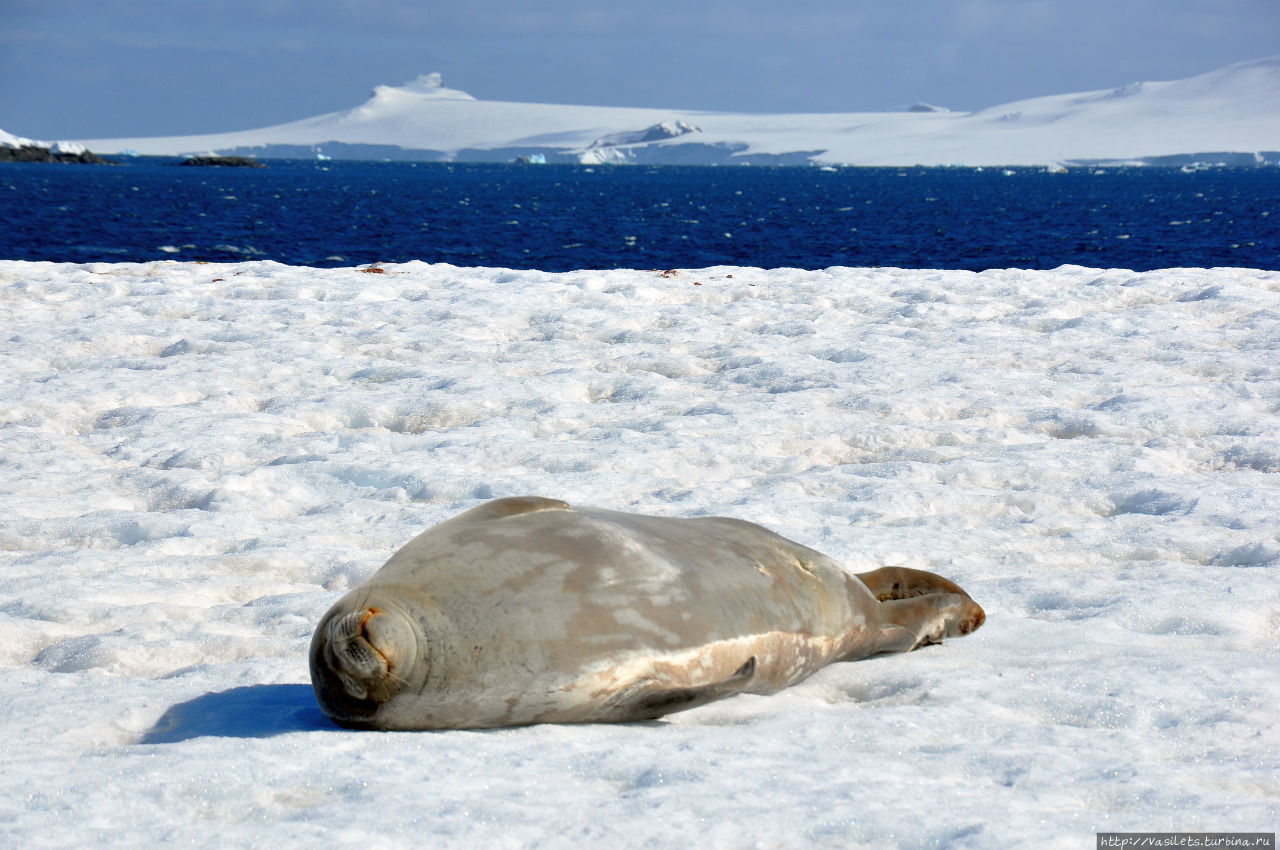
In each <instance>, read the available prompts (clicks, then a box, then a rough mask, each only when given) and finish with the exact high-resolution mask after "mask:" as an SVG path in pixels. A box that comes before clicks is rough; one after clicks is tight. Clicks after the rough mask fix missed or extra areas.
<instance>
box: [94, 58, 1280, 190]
mask: <svg viewBox="0 0 1280 850" xmlns="http://www.w3.org/2000/svg"><path fill="white" fill-rule="evenodd" d="M81 144H83V145H85V146H86V147H88V148H89V149H91V150H94V151H97V152H100V153H122V152H137V153H140V154H173V155H178V154H192V153H207V152H215V153H221V154H252V155H257V156H263V157H273V156H295V157H296V156H303V157H314V156H324V157H334V158H362V159H369V158H374V159H380V158H385V159H413V160H457V161H507V160H511V159H514V158H517V157H524V158H526V159H534V160H535V161H540V160H542V159H545V160H546V161H548V162H557V161H559V162H582V163H603V162H619V163H621V162H631V163H701V164H711V163H718V164H729V163H743V164H747V163H762V164H763V163H769V164H822V163H831V164H850V165H915V164H921V165H951V164H964V165H1019V164H1046V163H1096V162H1108V161H1141V162H1160V161H1164V162H1179V161H1194V160H1224V159H1225V160H1229V161H1249V162H1252V161H1257V162H1280V56H1275V57H1271V58H1268V59H1261V60H1257V61H1253V62H1245V63H1241V64H1237V65H1231V66H1229V67H1227V68H1223V69H1221V70H1218V71H1213V72H1210V73H1207V74H1202V75H1200V76H1196V77H1190V78H1188V79H1184V80H1176V81H1172V82H1147V83H1132V84H1129V85H1125V86H1121V87H1119V88H1116V89H1110V90H1104V91H1093V92H1083V93H1076V94H1063V95H1054V96H1050V97H1039V98H1033V99H1030V100H1023V101H1018V102H1015V103H1007V104H1002V105H1000V106H994V107H991V108H988V109H983V110H979V111H976V112H953V111H946V110H942V109H939V108H936V107H931V108H929V109H926V110H917V109H913V110H907V111H901V112H874V113H836V114H780V115H757V114H745V113H731V112H698V111H690V110H672V109H636V108H623V107H600V106H565V105H552V104H537V103H507V102H503V101H486V100H477V99H476V98H474V97H472V96H471V95H469V94H467V93H466V92H462V91H458V90H456V89H450V88H445V86H444V85H443V82H442V80H441V77H440V75H439V74H427V75H423V76H420V77H418V78H417V79H416V80H414V81H412V82H410V83H407V84H405V85H402V86H378V87H377V88H375V89H374V90H373V93H372V95H371V96H370V98H369V99H368V100H367V101H365V102H364V103H362V104H361V105H359V106H357V107H355V108H353V109H348V110H345V111H342V112H333V113H329V114H327V115H319V116H316V117H314V118H307V119H304V120H301V121H294V122H291V123H288V124H280V125H277V126H274V127H265V128H261V129H257V130H246V131H243V132H236V133H220V134H213V135H201V136H174V137H165V138H137V139H89V140H83V141H82V142H81Z"/></svg>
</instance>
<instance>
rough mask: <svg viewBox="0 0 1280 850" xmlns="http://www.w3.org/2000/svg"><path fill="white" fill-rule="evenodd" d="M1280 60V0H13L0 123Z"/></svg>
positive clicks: (684, 104) (986, 90) (880, 86)
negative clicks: (418, 94)
mask: <svg viewBox="0 0 1280 850" xmlns="http://www.w3.org/2000/svg"><path fill="white" fill-rule="evenodd" d="M1275 54H1280V0H903V2H891V0H737V2H730V1H729V0H703V2H698V0H695V2H693V3H690V0H644V2H633V3H618V2H610V0H534V2H530V0H439V2H402V1H398V0H215V2H204V0H0V75H2V76H0V128H2V129H4V130H7V131H9V132H11V133H15V134H18V135H22V136H29V137H33V138H40V139H48V140H53V139H59V138H93V137H109V136H150V135H174V134H181V133H200V132H217V131H232V130H242V129H248V128H251V127H258V126H265V125H270V124H277V123H281V122H284V121H290V120H295V119H298V118H303V117H307V116H310V115H317V114H320V113H324V112H332V111H335V110H339V109H346V108H348V107H351V106H355V105H357V104H358V103H360V102H361V101H362V100H364V98H365V97H367V96H368V94H369V90H370V89H371V88H372V87H373V86H375V85H378V84H383V83H387V84H400V83H402V82H404V81H406V80H410V79H413V78H414V77H415V76H417V75H418V74H420V73H426V72H429V71H440V72H442V73H443V74H444V79H445V83H446V85H448V86H450V87H451V88H460V89H463V90H465V91H468V92H470V93H471V94H473V95H475V96H477V97H480V98H485V99H491V100H517V101H536V102H544V103H582V104H601V105H603V104H608V105H620V106H654V107H672V108H693V109H720V110H736V111H758V112H804V111H809V112H846V111H848V112H851V111H861V110H880V109H891V108H895V107H899V106H904V105H907V104H910V103H913V102H917V101H926V102H929V103H934V104H938V105H942V106H947V107H951V108H953V109H975V108H980V107H985V106H991V105H995V104H998V103H1003V102H1006V101H1010V100H1016V99H1018V98H1022V97H1032V96H1036V95H1042V94H1058V93H1062V92H1070V91H1082V90H1089V89H1099V88H1109V87H1113V86H1117V85H1122V84H1124V83H1128V82H1133V81H1136V80H1164V79H1177V78H1180V77H1186V76H1192V75H1194V74H1198V73H1202V72H1205V71H1209V70H1213V69H1215V68H1218V67H1222V66H1224V65H1229V64H1231V63H1232V62H1238V61H1245V60H1249V59H1257V58H1261V57H1264V56H1271V55H1275Z"/></svg>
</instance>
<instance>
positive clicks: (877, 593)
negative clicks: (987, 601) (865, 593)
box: [858, 567, 969, 602]
mask: <svg viewBox="0 0 1280 850" xmlns="http://www.w3.org/2000/svg"><path fill="white" fill-rule="evenodd" d="M858 578H859V579H861V581H862V583H863V584H865V585H866V586H867V589H868V590H870V591H871V595H872V596H874V597H875V598H876V599H879V600H880V601H881V602H886V601H888V600H890V599H912V598H914V597H916V596H924V595H926V594H929V593H958V594H960V595H961V596H963V597H965V598H966V599H967V598H968V597H969V594H967V593H965V592H964V591H963V590H961V589H960V586H959V585H958V584H956V583H955V582H953V581H949V580H948V579H945V578H943V577H942V576H940V575H938V574H936V573H931V572H927V571H926V570H913V569H911V568H910V567H881V568H880V569H878V570H872V571H871V572H869V573H858Z"/></svg>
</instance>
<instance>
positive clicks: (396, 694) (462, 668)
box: [311, 498, 983, 729]
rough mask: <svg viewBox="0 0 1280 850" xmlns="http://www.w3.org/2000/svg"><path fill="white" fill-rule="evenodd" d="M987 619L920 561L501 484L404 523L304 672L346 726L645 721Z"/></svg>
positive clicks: (323, 625)
mask: <svg viewBox="0 0 1280 850" xmlns="http://www.w3.org/2000/svg"><path fill="white" fill-rule="evenodd" d="M982 619H983V614H982V609H981V608H979V607H978V606H977V605H976V604H975V603H974V602H972V601H971V600H970V599H969V598H968V596H967V595H965V594H964V592H963V591H961V590H960V588H958V587H956V586H955V585H954V584H952V583H950V582H948V581H946V580H945V579H942V578H939V577H938V576H934V575H932V574H931V573H924V572H920V571H916V570H902V569H898V568H887V569H884V570H877V571H875V572H873V573H867V574H865V575H863V576H861V577H858V576H853V575H850V574H848V573H846V572H844V571H843V570H842V569H840V567H839V566H838V565H837V564H836V563H835V562H834V561H832V560H831V559H830V558H828V557H826V556H825V555H822V554H821V553H819V552H815V551H814V550H812V549H808V548H806V547H804V546H801V545H799V544H797V543H793V542H791V541H789V540H787V539H785V538H783V537H779V536H778V535H776V534H773V533H772V532H770V531H767V530H765V529H763V528H761V527H760V526H757V525H753V524H752V523H748V522H743V521H741V520H734V519H725V518H719V517H706V518H693V519H676V518H665V517H652V516H641V515H636V514H626V513H619V512H615V511H606V510H597V509H587V508H576V509H575V508H571V507H570V506H569V505H567V504H565V503H564V502H559V501H555V500H552V499H539V498H520V499H500V500H497V501H494V502H489V503H487V504H485V505H481V506H480V507H478V508H475V509H473V510H471V511H468V512H466V513H464V514H461V515H459V516H457V517H454V518H453V519H451V520H448V521H447V522H444V523H441V524H440V525H438V526H436V527H434V528H432V529H429V530H428V531H426V532H424V533H423V534H421V535H419V536H418V537H416V538H414V539H413V540H412V541H410V542H409V543H408V544H407V545H406V546H405V547H404V548H402V549H401V550H400V551H398V552H397V553H396V554H395V555H393V556H392V557H391V559H390V560H389V561H387V563H386V564H385V565H384V566H383V567H382V569H380V570H379V571H378V572H377V573H376V574H374V575H373V576H372V577H371V578H370V579H369V580H368V581H367V582H365V583H364V584H362V585H360V586H359V587H357V588H356V589H354V590H352V591H351V592H350V593H348V594H347V595H346V596H344V597H343V598H342V599H340V600H339V601H338V603H337V604H335V605H334V606H333V608H332V609H330V611H329V612H328V613H327V614H326V615H325V616H324V618H323V619H322V620H321V622H320V624H319V626H318V627H317V629H316V633H315V637H314V639H313V640H312V646H311V677H312V683H313V685H314V686H315V691H316V696H317V698H318V699H319V701H320V705H321V706H322V708H323V709H324V710H325V712H326V713H327V714H329V716H330V717H332V718H333V719H334V720H336V721H337V722H339V723H341V724H343V725H346V726H353V727H367V728H376V729H441V728H469V727H486V726H509V725H518V724H525V723H541V722H551V723H573V722H587V721H624V720H636V719H644V718H653V717H658V716H661V715H663V714H666V713H669V712H671V711H677V710H680V709H682V708H689V707H692V706H694V705H699V704H702V703H704V702H708V701H710V700H713V699H718V698H721V697H724V696H729V695H732V694H735V693H740V692H744V691H745V692H751V693H771V692H773V691H776V690H778V689H780V688H784V687H786V686H788V685H791V684H794V683H795V682H798V681H800V680H801V679H804V678H805V677H806V676H809V675H810V674H812V673H813V672H814V671H815V670H818V669H819V668H821V667H823V666H824V665H826V664H829V663H831V662H833V661H839V660H852V659H855V658H862V657H865V656H867V655H872V654H874V653H878V652H896V651H903V650H908V649H913V648H915V647H916V646H919V645H921V644H924V643H933V642H937V641H939V640H941V639H942V637H944V636H948V635H956V634H964V633H967V632H968V631H972V630H973V629H974V628H977V627H978V625H980V624H981V622H982Z"/></svg>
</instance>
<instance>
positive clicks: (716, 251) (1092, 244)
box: [0, 158, 1280, 271]
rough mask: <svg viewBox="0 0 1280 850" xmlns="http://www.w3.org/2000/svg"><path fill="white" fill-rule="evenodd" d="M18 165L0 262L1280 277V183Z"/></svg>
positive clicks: (1037, 172) (1039, 173)
mask: <svg viewBox="0 0 1280 850" xmlns="http://www.w3.org/2000/svg"><path fill="white" fill-rule="evenodd" d="M267 162H268V165H269V167H267V168H262V169H250V168H197V167H179V166H177V165H175V164H173V163H172V162H166V161H163V160H155V159H147V158H141V159H136V160H130V161H127V162H126V163H124V164H120V165H113V166H86V165H65V164H20V163H5V164H0V258H4V259H22V260H58V261H67V262H86V261H96V260H109V261H147V260H155V259H172V260H210V261H232V260H244V259H269V260H276V261H279V262H282V263H290V264H297V265H310V266H342V265H356V264H363V263H372V262H400V261H406V260H425V261H428V262H449V263H454V264H456V265H482V266H503V267H509V268H518V269H527V268H537V269H545V270H548V271H563V270H568V269H576V268H675V267H684V268H690V267H701V266H708V265H717V264H730V265H750V266H763V267H777V266H792V267H799V268H824V267H827V266H833V265H846V266H898V267H903V268H953V269H973V270H980V269H986V268H1006V267H1022V268H1039V269H1043V268H1054V267H1056V266H1059V265H1062V264H1064V263H1075V264H1079V265H1085V266H1099V267H1121V268H1131V269H1135V270H1148V269H1153V268H1164V267H1169V266H1246V267H1257V268H1266V269H1277V268H1280V168H1274V167H1259V168H1209V169H1204V170H1198V171H1192V172H1184V171H1182V170H1179V169H1176V168H1153V167H1147V168H1106V169H1090V168H1079V169H1073V170H1070V171H1069V172H1067V173H1059V174H1051V173H1047V172H1046V171H1045V170H1044V169H1034V168H1020V169H1011V170H1006V169H999V168H996V169H985V170H978V169H962V168H856V169H855V168H843V169H839V170H836V171H824V170H821V169H817V168H803V167H782V168H768V167H758V166H751V167H728V168H726V167H719V168H717V167H705V166H702V167H682V166H663V167H640V166H625V167H601V166H596V167H586V166H566V165H515V164H512V165H500V164H441V163H406V162H394V163H393V162H349V161H337V160H333V161H311V160H307V161H303V160H296V161H291V160H268V161H267Z"/></svg>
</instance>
